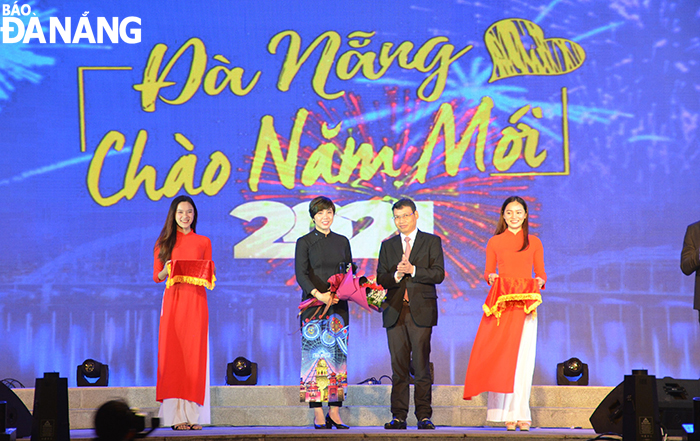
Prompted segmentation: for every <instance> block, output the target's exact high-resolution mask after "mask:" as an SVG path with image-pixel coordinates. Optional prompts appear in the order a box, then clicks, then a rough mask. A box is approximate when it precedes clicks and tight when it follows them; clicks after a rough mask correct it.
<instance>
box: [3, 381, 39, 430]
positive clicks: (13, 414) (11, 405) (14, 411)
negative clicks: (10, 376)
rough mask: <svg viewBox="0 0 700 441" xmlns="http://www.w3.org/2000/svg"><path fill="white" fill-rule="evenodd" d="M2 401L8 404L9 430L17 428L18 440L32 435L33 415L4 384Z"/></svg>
mask: <svg viewBox="0 0 700 441" xmlns="http://www.w3.org/2000/svg"><path fill="white" fill-rule="evenodd" d="M0 401H5V402H6V403H7V406H6V410H7V420H6V422H7V424H6V426H7V428H12V427H16V428H17V438H24V437H27V436H30V435H31V434H32V414H31V413H29V409H27V406H25V405H24V403H23V402H22V400H20V399H19V397H18V396H17V395H15V393H14V392H12V389H10V388H9V387H7V386H6V385H5V384H4V383H0Z"/></svg>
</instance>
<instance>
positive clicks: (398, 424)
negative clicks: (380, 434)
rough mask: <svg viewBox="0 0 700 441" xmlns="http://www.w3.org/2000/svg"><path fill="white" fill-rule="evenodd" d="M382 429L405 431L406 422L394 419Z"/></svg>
mask: <svg viewBox="0 0 700 441" xmlns="http://www.w3.org/2000/svg"><path fill="white" fill-rule="evenodd" d="M384 428H385V429H387V430H397V429H398V430H400V429H406V421H403V420H400V419H398V418H394V419H393V420H391V422H388V423H386V424H384Z"/></svg>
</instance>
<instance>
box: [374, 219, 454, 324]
mask: <svg viewBox="0 0 700 441" xmlns="http://www.w3.org/2000/svg"><path fill="white" fill-rule="evenodd" d="M402 255H403V246H402V243H401V235H396V236H394V237H392V238H390V239H387V240H385V241H384V242H382V246H381V248H380V250H379V262H378V264H377V282H378V283H379V284H380V285H382V287H384V289H386V290H387V294H386V304H385V305H384V311H383V325H384V327H385V328H389V327H391V326H393V325H394V324H395V323H396V320H397V319H398V318H399V313H400V312H401V308H402V307H403V294H404V292H405V291H406V289H408V301H409V303H410V304H411V316H412V317H413V319H414V320H415V322H416V324H417V325H419V326H435V325H437V316H438V314H437V290H436V289H435V285H437V284H439V283H441V282H442V281H443V280H444V279H445V261H444V257H443V255H442V241H441V240H440V238H439V237H438V236H435V235H434V234H429V233H423V232H422V231H418V233H417V234H416V240H415V243H413V244H412V245H411V255H410V256H409V257H408V261H409V262H411V264H412V265H413V266H415V267H416V276H415V277H411V276H410V275H406V276H404V277H403V279H401V282H399V283H397V282H396V279H394V273H395V272H396V267H397V266H398V264H399V262H400V261H401V257H402Z"/></svg>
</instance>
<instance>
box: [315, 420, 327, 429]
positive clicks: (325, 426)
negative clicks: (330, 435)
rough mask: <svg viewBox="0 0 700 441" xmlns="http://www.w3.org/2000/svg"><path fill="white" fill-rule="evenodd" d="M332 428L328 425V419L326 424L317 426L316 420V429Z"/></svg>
mask: <svg viewBox="0 0 700 441" xmlns="http://www.w3.org/2000/svg"><path fill="white" fill-rule="evenodd" d="M330 428H331V426H329V425H328V419H326V422H325V424H316V421H315V420H314V429H330Z"/></svg>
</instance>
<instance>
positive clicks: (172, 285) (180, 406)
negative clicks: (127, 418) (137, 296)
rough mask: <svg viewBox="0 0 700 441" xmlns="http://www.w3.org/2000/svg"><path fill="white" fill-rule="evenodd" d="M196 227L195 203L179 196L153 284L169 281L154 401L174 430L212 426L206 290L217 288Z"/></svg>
mask: <svg viewBox="0 0 700 441" xmlns="http://www.w3.org/2000/svg"><path fill="white" fill-rule="evenodd" d="M196 227H197V207H196V206H195V205H194V201H193V200H192V198H190V197H189V196H178V197H176V198H175V199H174V200H173V202H172V203H171V204H170V210H169V211H168V216H167V218H166V219H165V226H163V230H162V231H161V233H160V236H159V237H158V240H157V241H156V245H155V248H154V253H153V254H154V255H153V280H154V281H155V282H156V283H159V282H162V281H164V280H165V279H166V278H167V277H169V278H170V280H168V283H166V289H165V292H164V294H163V305H162V309H161V315H160V329H159V333H158V376H157V383H156V400H157V401H159V402H161V406H160V411H159V412H158V414H159V416H160V418H161V421H162V424H163V425H164V426H171V427H172V428H173V429H175V430H190V429H191V430H200V429H201V428H202V426H201V425H202V424H209V423H210V422H211V415H210V407H209V345H208V343H209V309H208V306H207V293H206V291H205V289H204V286H208V287H209V288H211V287H213V281H214V277H213V263H212V262H211V242H210V241H209V239H208V238H206V237H204V236H200V235H198V234H196V232H195V230H196ZM176 262H178V263H177V265H178V271H177V274H173V273H171V271H169V269H172V271H173V272H175V270H174V267H175V263H176ZM180 264H181V265H180ZM188 271H189V273H188ZM207 271H208V272H207Z"/></svg>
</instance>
